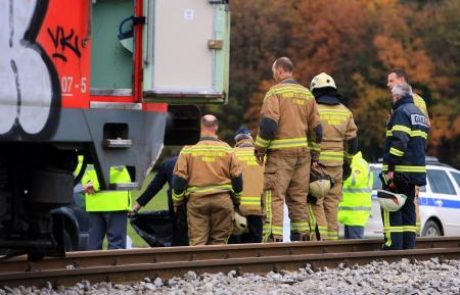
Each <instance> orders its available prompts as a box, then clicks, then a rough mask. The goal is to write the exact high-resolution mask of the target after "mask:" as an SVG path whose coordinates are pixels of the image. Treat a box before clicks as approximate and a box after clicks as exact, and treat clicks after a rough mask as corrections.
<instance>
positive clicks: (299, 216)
mask: <svg viewBox="0 0 460 295" xmlns="http://www.w3.org/2000/svg"><path fill="white" fill-rule="evenodd" d="M293 69H294V66H293V63H292V62H291V60H290V59H289V58H287V57H281V58H278V59H277V60H276V61H275V62H274V63H273V66H272V72H273V78H274V80H275V81H276V82H277V84H276V85H274V86H273V87H272V88H271V89H270V90H269V91H268V92H267V94H266V95H265V98H264V102H263V105H262V110H261V120H260V126H259V134H258V135H257V138H256V141H255V154H256V157H257V160H258V162H259V163H260V164H262V163H263V161H264V158H265V156H266V165H265V172H264V195H263V206H264V225H263V241H264V242H281V241H282V238H283V206H284V202H286V205H287V207H288V211H289V218H290V220H291V240H293V241H299V240H307V239H308V238H309V235H310V233H309V231H308V229H309V224H308V216H307V212H306V209H305V208H306V196H307V194H308V183H309V177H310V167H311V165H312V162H313V165H316V162H317V160H318V156H319V147H320V143H321V138H322V131H321V124H320V121H319V114H318V109H317V106H316V102H315V99H314V97H313V95H312V94H311V92H310V91H309V90H308V89H306V88H305V87H303V86H302V85H300V84H299V83H298V82H297V81H295V80H294V78H293ZM307 135H308V136H307Z"/></svg>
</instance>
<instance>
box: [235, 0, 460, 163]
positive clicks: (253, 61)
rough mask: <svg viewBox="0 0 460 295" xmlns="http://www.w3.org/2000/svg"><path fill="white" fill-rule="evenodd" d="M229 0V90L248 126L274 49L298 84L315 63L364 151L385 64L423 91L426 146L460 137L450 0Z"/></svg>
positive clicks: (379, 104) (380, 109) (370, 143)
mask: <svg viewBox="0 0 460 295" xmlns="http://www.w3.org/2000/svg"><path fill="white" fill-rule="evenodd" d="M434 2H436V3H434ZM230 3H231V9H232V13H233V15H232V18H233V19H232V41H231V44H232V53H231V54H232V55H231V73H230V75H231V76H230V77H231V81H230V85H231V90H230V96H231V97H232V98H236V99H237V100H238V101H239V103H240V105H241V108H242V109H243V110H244V112H245V113H244V118H243V114H239V116H240V118H241V120H243V119H244V121H245V122H246V123H249V125H250V126H251V127H253V128H256V126H257V124H258V121H259V111H260V106H261V104H262V99H263V97H264V95H265V91H266V90H267V89H268V88H269V87H270V86H271V84H272V83H271V65H272V62H273V60H274V58H276V57H279V56H289V57H291V58H292V60H293V62H294V64H295V73H294V74H295V77H296V78H297V80H298V81H299V82H300V83H302V84H303V85H305V86H309V84H310V81H311V79H312V78H313V76H314V75H316V74H318V73H320V72H323V71H325V72H327V73H329V74H331V75H332V76H333V77H334V79H335V82H336V84H337V86H338V88H339V92H340V93H341V94H343V95H344V97H345V98H346V99H347V102H349V105H350V107H351V110H352V111H353V113H354V114H355V117H356V120H357V121H358V127H359V134H360V143H361V145H362V146H363V148H364V149H365V151H366V154H367V155H370V154H372V155H373V157H374V158H378V157H380V156H381V154H380V152H381V149H382V148H383V140H384V136H385V135H384V128H385V121H386V118H387V116H388V110H389V108H390V105H391V95H390V93H389V91H388V89H387V87H386V77H387V74H388V72H389V71H390V70H391V69H394V68H402V69H404V70H405V71H406V72H407V73H408V75H409V78H410V83H411V84H413V86H414V88H415V89H420V90H422V93H421V94H422V96H423V97H424V98H425V99H427V102H428V108H429V112H430V114H431V123H432V128H431V134H430V147H431V150H432V151H436V152H437V153H439V154H442V153H443V152H444V151H443V150H441V149H442V146H443V145H445V144H446V141H447V142H454V143H455V144H457V142H458V144H459V145H460V42H459V40H460V30H459V29H458V28H459V27H460V18H459V17H458V15H460V1H458V0H444V1H423V2H422V1H415V0H414V1H400V0H323V1H316V0H284V1H282V0H271V1H266V0H251V1H247V0H232V1H230ZM423 3H428V4H423ZM433 3H434V4H433ZM457 130H458V131H457ZM454 143H453V144H454ZM459 148H460V146H459ZM459 159H460V158H459Z"/></svg>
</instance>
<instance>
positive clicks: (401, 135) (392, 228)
mask: <svg viewBox="0 0 460 295" xmlns="http://www.w3.org/2000/svg"><path fill="white" fill-rule="evenodd" d="M428 129H429V123H428V118H427V117H426V116H425V115H424V114H423V113H422V112H421V111H420V110H419V108H417V107H416V106H415V104H414V101H413V99H412V97H411V96H410V95H408V96H405V97H402V98H401V99H400V100H398V101H397V102H395V103H394V104H393V114H392V115H391V118H390V120H389V122H388V124H387V132H386V139H385V148H384V155H383V169H382V171H383V172H384V173H386V172H389V171H392V172H394V182H395V185H396V193H402V194H405V195H406V196H407V200H406V202H405V203H404V205H403V206H402V208H401V209H400V210H398V211H396V212H389V211H386V210H384V209H382V219H383V224H384V234H385V244H384V248H385V249H411V248H414V247H415V235H416V215H415V205H414V197H415V186H424V185H425V184H426V167H425V148H426V140H427V137H428Z"/></svg>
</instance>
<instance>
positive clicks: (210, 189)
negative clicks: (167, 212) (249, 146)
mask: <svg viewBox="0 0 460 295" xmlns="http://www.w3.org/2000/svg"><path fill="white" fill-rule="evenodd" d="M217 129H218V122H217V118H216V117H215V116H213V115H205V116H203V117H202V119H201V138H200V141H199V142H198V143H197V144H196V145H193V146H185V147H184V148H183V149H182V151H181V152H180V154H179V158H178V159H177V163H176V166H175V168H174V178H173V203H174V206H175V207H176V208H177V207H178V206H180V205H181V204H182V203H183V202H185V201H186V200H187V222H188V232H189V240H190V245H192V246H195V245H218V244H226V243H227V240H228V238H229V236H230V234H231V233H232V230H233V207H234V206H236V207H237V206H239V203H240V194H241V191H242V190H243V177H242V173H241V167H240V165H239V163H238V161H237V160H236V157H235V155H234V153H233V149H232V148H231V147H230V146H229V145H228V144H226V143H225V142H223V141H221V140H219V139H218V138H217Z"/></svg>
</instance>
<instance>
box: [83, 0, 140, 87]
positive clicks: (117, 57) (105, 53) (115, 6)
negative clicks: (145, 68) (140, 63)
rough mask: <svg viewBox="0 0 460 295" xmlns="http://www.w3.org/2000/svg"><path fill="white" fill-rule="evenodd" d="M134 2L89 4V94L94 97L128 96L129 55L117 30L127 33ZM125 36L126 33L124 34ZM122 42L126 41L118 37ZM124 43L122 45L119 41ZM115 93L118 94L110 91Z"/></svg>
mask: <svg viewBox="0 0 460 295" xmlns="http://www.w3.org/2000/svg"><path fill="white" fill-rule="evenodd" d="M133 3H134V1H132V0H104V1H95V2H93V7H92V11H93V13H92V21H91V22H92V23H91V34H92V38H91V88H92V89H91V92H92V94H95V95H117V93H119V94H120V95H130V93H131V89H132V74H133V54H132V52H131V51H130V50H129V49H127V48H126V47H129V46H125V45H126V43H129V42H126V41H127V40H121V39H120V38H122V37H120V35H123V34H120V30H122V31H124V32H125V33H126V31H129V26H130V24H129V23H126V22H125V23H124V25H123V28H121V27H120V25H121V24H122V23H123V21H124V20H127V19H129V18H130V17H131V16H132V15H133V10H134V4H133ZM124 36H125V37H126V36H127V35H126V34H125V35H124ZM122 39H126V38H122ZM122 41H125V42H122ZM113 90H118V91H115V92H114V91H113Z"/></svg>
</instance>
